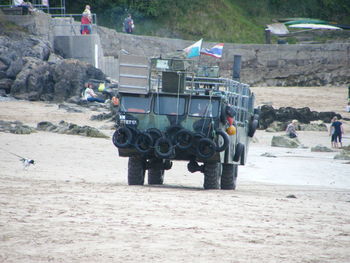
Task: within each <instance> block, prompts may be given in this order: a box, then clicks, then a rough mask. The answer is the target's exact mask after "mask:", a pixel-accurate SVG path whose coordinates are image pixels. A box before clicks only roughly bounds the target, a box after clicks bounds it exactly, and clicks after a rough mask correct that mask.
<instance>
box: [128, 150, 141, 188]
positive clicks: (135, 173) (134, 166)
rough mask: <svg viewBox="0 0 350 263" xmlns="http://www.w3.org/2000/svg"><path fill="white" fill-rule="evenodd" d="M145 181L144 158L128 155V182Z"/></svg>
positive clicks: (137, 182)
mask: <svg viewBox="0 0 350 263" xmlns="http://www.w3.org/2000/svg"><path fill="white" fill-rule="evenodd" d="M144 181H145V160H144V159H143V158H141V157H130V158H129V162H128V184H129V185H143V184H144Z"/></svg>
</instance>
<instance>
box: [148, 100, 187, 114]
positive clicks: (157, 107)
mask: <svg viewBox="0 0 350 263" xmlns="http://www.w3.org/2000/svg"><path fill="white" fill-rule="evenodd" d="M154 112H155V113H156V114H162V115H183V114H184V113H185V99H184V98H181V97H165V96H157V97H155V102H154Z"/></svg>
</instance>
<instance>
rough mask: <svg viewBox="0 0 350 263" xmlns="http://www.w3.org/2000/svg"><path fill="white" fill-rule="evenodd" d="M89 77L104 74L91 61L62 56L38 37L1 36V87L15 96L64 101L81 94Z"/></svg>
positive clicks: (97, 78)
mask: <svg viewBox="0 0 350 263" xmlns="http://www.w3.org/2000/svg"><path fill="white" fill-rule="evenodd" d="M89 79H95V80H101V81H105V80H106V76H105V75H104V74H103V73H102V71H101V70H99V69H97V68H95V67H94V66H92V65H91V64H88V63H85V62H82V61H79V60H75V59H62V58H61V57H60V56H57V55H55V54H54V52H53V49H52V47H51V44H50V43H49V42H48V41H46V40H43V39H41V38H40V37H36V36H32V35H28V34H24V33H18V34H13V35H12V36H11V37H10V36H0V89H1V90H2V93H4V91H6V92H7V93H9V92H10V94H11V95H12V96H14V97H15V98H18V99H26V100H44V101H56V102H63V101H65V100H68V99H69V98H71V97H75V98H78V97H80V94H81V90H82V89H83V86H84V83H85V82H86V81H88V80H89Z"/></svg>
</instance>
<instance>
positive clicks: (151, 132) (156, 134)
mask: <svg viewBox="0 0 350 263" xmlns="http://www.w3.org/2000/svg"><path fill="white" fill-rule="evenodd" d="M146 132H147V133H149V135H151V137H152V139H153V142H154V143H155V142H156V140H158V138H160V137H162V136H163V134H162V132H161V131H160V130H158V129H157V128H149V129H147V130H146Z"/></svg>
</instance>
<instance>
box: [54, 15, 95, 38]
mask: <svg viewBox="0 0 350 263" xmlns="http://www.w3.org/2000/svg"><path fill="white" fill-rule="evenodd" d="M91 16H92V23H91V29H92V31H91V33H90V34H93V35H95V34H97V15H96V14H95V13H93V14H91ZM51 17H52V18H54V19H52V20H51V25H53V26H60V27H66V28H67V30H70V32H71V35H80V34H82V32H81V29H82V28H81V18H82V14H51ZM63 21H64V22H63Z"/></svg>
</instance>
